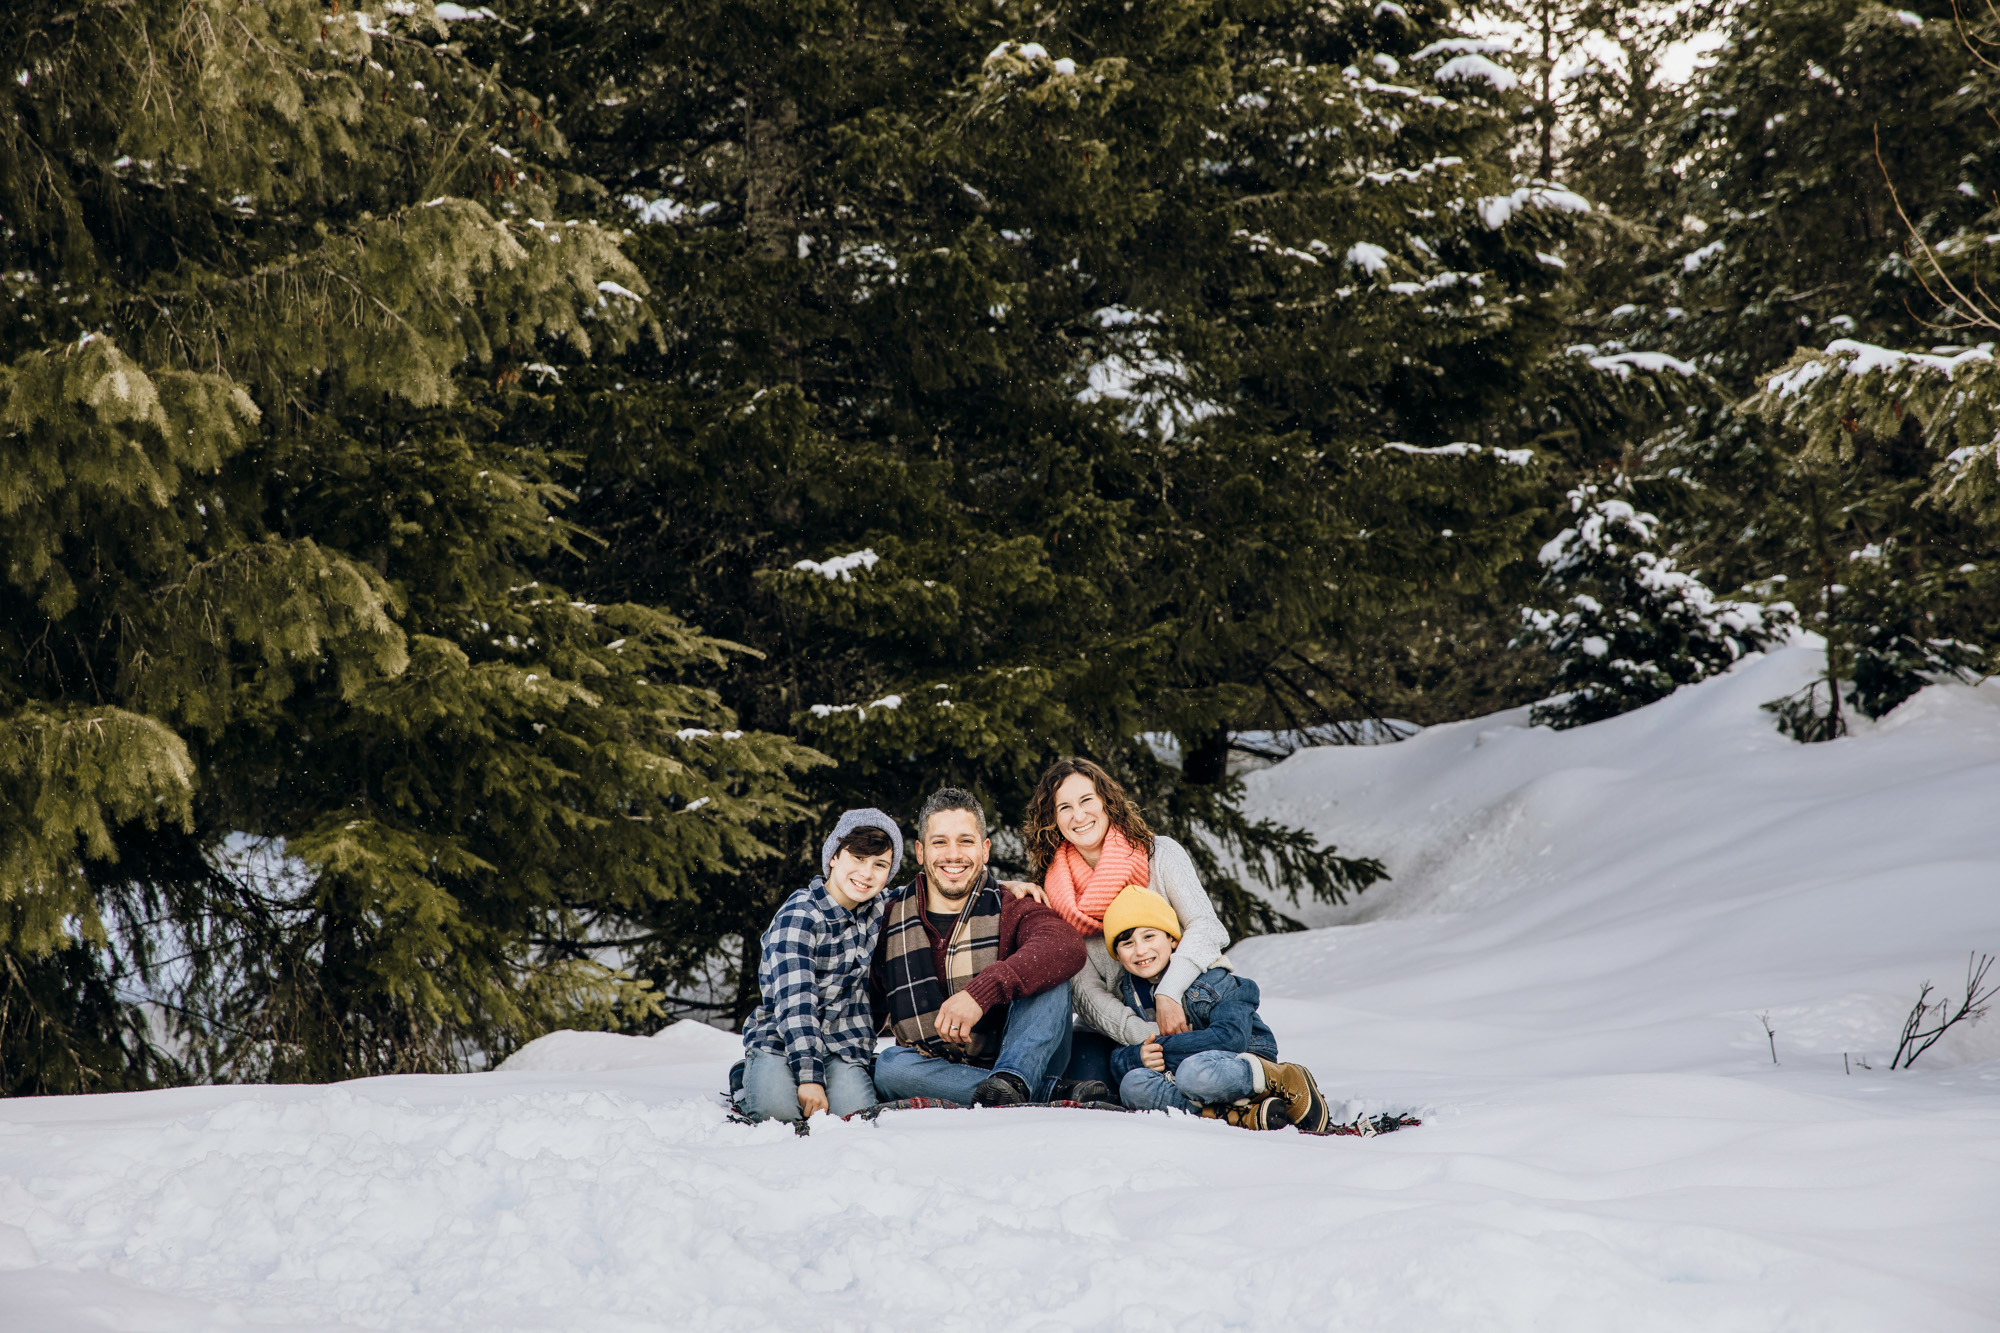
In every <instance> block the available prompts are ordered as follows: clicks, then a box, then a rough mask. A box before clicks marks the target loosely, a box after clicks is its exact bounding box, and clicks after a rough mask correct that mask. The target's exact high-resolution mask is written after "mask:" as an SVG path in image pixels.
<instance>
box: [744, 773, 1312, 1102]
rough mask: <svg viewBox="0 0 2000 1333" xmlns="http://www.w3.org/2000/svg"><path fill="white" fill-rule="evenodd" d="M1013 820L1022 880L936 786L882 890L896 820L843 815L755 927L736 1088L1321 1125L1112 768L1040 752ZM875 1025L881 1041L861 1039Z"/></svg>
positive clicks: (1212, 927)
mask: <svg viewBox="0 0 2000 1333" xmlns="http://www.w3.org/2000/svg"><path fill="white" fill-rule="evenodd" d="M1022 834H1023V837H1024V839H1025V841H1026V843H1027V848H1028V854H1029V859H1030V861H1031V863H1032V865H1033V868H1034V873H1035V874H1036V876H1037V877H1038V878H1039V880H1040V882H1039V883H1027V882H1022V881H1014V880H1001V879H999V878H997V877H996V876H995V875H994V874H993V872H992V871H991V870H989V869H988V867H987V859H988V855H989V853H990V852H991V850H992V843H991V841H990V840H989V838H988V836H987V828H986V815H985V812H984V811H983V810H982V808H981V807H980V805H979V802H978V801H977V800H976V799H975V798H974V797H973V796H972V794H971V793H970V792H966V791H961V790H959V789H957V788H952V787H947V788H944V789H943V790H940V791H938V792H936V793H934V794H933V795H932V796H931V797H930V799H929V800H927V801H925V802H924V805H923V808H922V809H921V810H920V811H919V812H918V815H917V843H916V860H917V864H918V867H919V869H918V872H917V875H916V878H915V879H914V880H913V881H911V882H910V883H908V884H904V885H901V886H899V887H897V888H893V889H892V888H890V887H889V885H890V883H891V882H892V881H893V880H894V879H895V878H896V876H897V872H898V871H899V870H900V869H901V867H902V863H903V834H902V831H901V829H899V828H898V827H897V824H896V821H895V820H894V819H892V818H890V817H889V816H888V815H886V814H883V813H882V812H881V811H880V810H873V809H869V810H850V811H848V812H847V813H846V814H844V815H842V816H841V817H840V820H839V822H838V823H837V824H835V826H834V829H833V832H832V833H830V834H828V835H827V838H826V842H825V844H824V846H823V847H822V848H821V851H820V870H821V874H820V876H819V877H818V878H816V879H814V880H813V881H812V883H811V884H808V885H807V886H806V887H805V888H803V889H800V890H798V891H797V892H796V893H794V894H792V896H791V897H790V898H787V899H786V900H785V904H784V906H783V907H781V908H779V909H778V913H777V915H776V916H775V917H774V918H772V921H771V926H770V929H768V930H767V931H765V932H764V937H763V953H762V958H761V961H760V963H759V966H758V973H757V979H758V982H759V984H760V985H761V987H762V990H763V1001H762V1003H761V1004H760V1005H759V1006H758V1007H757V1010H756V1012H755V1013H754V1014H753V1015H752V1016H751V1018H750V1021H749V1022H748V1023H747V1024H746V1025H745V1027H744V1031H743V1045H744V1060H743V1063H742V1065H741V1066H740V1067H739V1070H738V1073H739V1075H740V1080H741V1081H740V1085H739V1086H737V1087H736V1088H735V1090H734V1096H735V1100H736V1105H737V1107H738V1108H739V1109H740V1110H741V1111H742V1112H743V1113H744V1114H745V1115H748V1116H750V1117H751V1118H753V1119H760V1120H762V1119H776V1120H799V1119H802V1118H805V1117H808V1116H811V1115H813V1114H815V1113H816V1112H820V1111H829V1112H831V1113H832V1114H834V1115H852V1114H854V1113H855V1112H857V1111H865V1110H867V1109H868V1108H869V1107H871V1106H874V1105H875V1104H876V1103H877V1101H878V1100H884V1101H898V1100H903V1099H906V1098H916V1097H922V1098H931V1099H935V1100H939V1101H947V1102H956V1103H960V1104H964V1105H972V1106H1012V1105H1019V1104H1021V1103H1025V1102H1037V1101H1040V1102H1048V1101H1081V1102H1112V1101H1117V1102H1122V1103H1123V1104H1124V1105H1126V1106H1129V1107H1135V1108H1149V1109H1172V1110H1181V1111H1190V1112H1195V1113H1197V1114H1200V1115H1204V1116H1209V1117H1213V1118H1218V1119H1223V1120H1227V1121H1228V1122H1229V1123H1231V1124H1234V1125H1241V1126H1243V1127H1245V1128H1249V1129H1281V1128H1283V1127H1284V1126H1286V1125H1297V1126H1298V1127H1299V1128H1301V1129H1304V1130H1308V1131H1311V1132H1320V1131H1323V1130H1325V1129H1326V1128H1327V1127H1328V1120H1329V1114H1328V1110H1327V1106H1326V1102H1325V1100H1324V1099H1323V1098H1322V1097H1321V1096H1320V1093H1319V1089H1318V1087H1317V1086H1316V1085H1315V1084H1314V1082H1313V1077H1312V1074H1311V1073H1310V1072H1308V1071H1307V1070H1306V1069H1305V1067H1304V1066H1302V1065H1298V1064H1286V1063H1280V1062H1279V1060H1278V1043H1277V1038H1276V1037H1274V1036H1273V1035H1272V1032H1271V1029H1270V1027H1269V1026H1268V1025H1267V1024H1266V1023H1265V1022H1264V1020H1263V1018H1262V1017H1261V1016H1260V1015H1259V1014H1258V1012H1257V1003H1258V993H1257V983H1255V982H1254V981H1251V980H1250V979H1249V978H1247V977H1244V976H1239V975H1237V974H1236V972H1235V971H1234V969H1233V968H1232V967H1231V966H1230V964H1229V962H1228V960H1227V959H1225V958H1224V957H1223V956H1222V954H1223V950H1224V949H1225V948H1227V947H1228V945H1229V937H1228V934H1227V932H1225V931H1224V930H1223V928H1222V922H1221V921H1220V920H1218V919H1217V917H1216V915H1215V908H1214V906H1213V905H1212V904H1211V903H1210V902H1209V900H1208V894H1207V893H1206V892H1205V891H1204V890H1203V889H1202V887H1201V881H1200V880H1199V879H1198V878H1197V877H1196V875H1195V869H1194V863H1193V862H1192V861H1191V860H1190V859H1189V858H1188V854H1187V851H1186V849H1184V848H1183V847H1181V845H1180V844H1179V843H1177V842H1175V841H1174V840H1173V839H1172V838H1167V837H1161V836H1156V835H1155V834H1154V833H1153V832H1152V830H1150V829H1149V828H1147V827H1146V822H1145V820H1144V819H1143V818H1141V816H1140V814H1139V812H1138V810H1137V808H1136V807H1135V806H1134V805H1133V804H1132V802H1131V800H1130V798H1129V797H1127V795H1126V794H1125V791H1124V789H1123V788H1122V787H1120V786H1119V784H1118V783H1117V781H1116V780H1115V779H1113V778H1112V777H1111V776H1110V774H1108V773H1106V772H1105V771H1104V770H1103V769H1102V768H1100V767H1098V766H1097V765H1096V764H1093V763H1091V762H1090V761H1089V760H1085V759H1065V760H1062V761H1061V762H1059V763H1057V764H1055V765H1053V766H1052V767H1051V768H1050V769H1049V771H1048V772H1047V773H1045V774H1043V775H1042V780H1041V782H1040V783H1039V784H1038V785H1037V786H1036V789H1035V796H1034V800H1033V802H1032V803H1031V804H1030V806H1029V810H1028V818H1027V822H1026V826H1025V827H1024V828H1023V830H1022ZM882 1035H887V1036H890V1037H892V1038H893V1039H894V1044H893V1045H890V1046H888V1047H886V1048H884V1049H883V1050H882V1051H881V1052H880V1054H879V1055H878V1054H877V1052H876V1043H877V1038H878V1036H882ZM736 1081H737V1080H736V1079H734V1078H733V1079H732V1083H735V1082H736Z"/></svg>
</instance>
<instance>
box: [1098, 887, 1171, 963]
mask: <svg viewBox="0 0 2000 1333" xmlns="http://www.w3.org/2000/svg"><path fill="white" fill-rule="evenodd" d="M1140 926H1151V927H1152V928H1153V929H1155V930H1164V931H1166V932H1167V934H1169V935H1171V936H1173V937H1174V938H1175V939H1179V938H1180V937H1181V919H1180V918H1179V917H1177V916H1175V915H1174V905H1173V904H1172V903H1170V902H1168V901H1167V900H1166V899H1165V898H1162V897H1161V896H1160V895H1159V894H1157V893H1154V892H1153V891H1152V890H1151V889H1142V888H1140V887H1139V886H1138V885H1136V884H1128V885H1126V886H1125V887H1124V888H1123V889H1121V890H1120V891H1119V893H1118V896H1117V897H1116V898H1113V899H1112V900H1111V906H1109V907H1107V908H1105V909H1104V947H1105V948H1107V949H1108V948H1111V947H1112V946H1113V945H1115V944H1116V943H1117V942H1118V937H1119V936H1120V935H1123V934H1124V933H1125V932H1126V931H1128V930H1134V929H1137V928H1138V927H1140Z"/></svg>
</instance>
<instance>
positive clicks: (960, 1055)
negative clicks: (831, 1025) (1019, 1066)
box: [882, 870, 1006, 1064]
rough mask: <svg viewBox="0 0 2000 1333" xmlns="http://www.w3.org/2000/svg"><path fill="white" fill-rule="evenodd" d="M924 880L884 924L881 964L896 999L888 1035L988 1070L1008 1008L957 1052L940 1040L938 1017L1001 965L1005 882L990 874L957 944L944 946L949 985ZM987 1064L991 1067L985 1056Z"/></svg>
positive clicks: (990, 1017)
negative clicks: (940, 965) (937, 953)
mask: <svg viewBox="0 0 2000 1333" xmlns="http://www.w3.org/2000/svg"><path fill="white" fill-rule="evenodd" d="M927 901H928V900H927V896H926V893H925V884H924V877H923V875H922V874H921V873H920V874H918V876H917V882H916V884H915V885H914V886H913V887H912V888H911V890H910V892H909V893H907V894H904V895H903V896H902V897H900V898H897V899H896V900H894V901H893V902H891V903H890V904H889V906H888V910H887V912H886V913H885V914H884V915H883V918H882V963H883V970H884V972H885V973H886V976H885V978H884V982H885V987H886V989H887V990H888V992H889V1030H890V1031H891V1032H893V1033H895V1036H896V1043H897V1044H898V1045H900V1046H909V1047H913V1048H914V1049H916V1050H919V1051H922V1052H923V1053H924V1054H925V1055H932V1056H937V1057H940V1058H942V1059H946V1060H952V1061H955V1062H958V1063H961V1064H981V1063H985V1062H986V1061H990V1060H991V1059H992V1058H993V1055H992V1051H993V1050H994V1049H997V1047H998V1044H999V1043H998V1041H997V1039H996V1034H997V1032H998V1030H999V1028H1000V1022H997V1021H995V1015H1001V1016H1003V1017H1002V1020H1001V1021H1004V1015H1005V1013H1006V1006H1004V1005H997V1004H996V1005H994V1006H993V1008H992V1009H990V1010H988V1011H987V1013H986V1014H985V1015H984V1016H982V1017H981V1018H980V1020H979V1022H978V1024H977V1025H976V1026H975V1027H974V1028H973V1030H972V1044H971V1046H969V1047H961V1046H952V1045H949V1044H947V1043H945V1042H944V1041H941V1040H939V1038H938V1034H937V1012H938V1009H939V1008H940V1007H941V1006H942V1005H943V1004H944V1002H945V1000H946V998H947V997H949V996H953V995H956V994H958V993H959V992H960V991H962V990H964V989H965V987H966V985H967V983H969V982H970V981H971V980H972V979H973V978H974V977H976V976H978V975H979V973H980V972H981V970H983V969H984V968H986V967H987V966H989V965H990V964H992V963H995V962H997V961H999V958H1000V881H999V880H997V879H995V878H994V877H993V872H992V871H990V870H989V871H987V872H986V882H985V883H983V884H981V885H980V886H979V888H978V889H977V890H976V891H975V892H974V893H973V894H972V895H971V896H970V897H968V898H967V899H966V900H965V906H964V907H962V908H960V909H959V913H958V920H957V922H956V923H955V924H954V925H953V926H952V929H951V938H950V939H949V940H947V941H945V949H944V967H945V976H944V979H943V980H942V981H940V980H939V978H938V974H937V962H936V959H935V958H933V956H932V954H931V937H930V934H929V932H928V931H926V930H925V929H924V907H925V905H926V902H927ZM982 1056H983V1057H984V1060H982V1059H981V1057H982Z"/></svg>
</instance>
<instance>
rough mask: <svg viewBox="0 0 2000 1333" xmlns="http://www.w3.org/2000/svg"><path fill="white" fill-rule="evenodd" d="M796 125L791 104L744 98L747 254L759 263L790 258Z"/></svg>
mask: <svg viewBox="0 0 2000 1333" xmlns="http://www.w3.org/2000/svg"><path fill="white" fill-rule="evenodd" d="M798 125H799V109H798V106H797V104H796V103H794V102H792V101H791V99H789V98H783V97H773V96H771V95H770V94H767V93H763V92H756V91H753V92H752V93H750V95H749V96H748V97H746V98H744V101H743V145H744V151H745V155H746V157H747V159H748V170H747V171H746V172H745V180H744V191H743V218H744V227H745V230H747V231H748V232H749V235H750V252H751V253H752V254H754V255H756V256H757V257H758V258H760V259H771V260H778V259H790V258H792V257H793V251H794V247H795V246H796V245H797V244H798V240H797V237H798V230H799V223H798V176H799V150H798V145H797V143H796V142H795V141H794V139H793V133H794V131H796V130H797V129H798Z"/></svg>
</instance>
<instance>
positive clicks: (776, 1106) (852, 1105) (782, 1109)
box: [736, 1049, 875, 1120]
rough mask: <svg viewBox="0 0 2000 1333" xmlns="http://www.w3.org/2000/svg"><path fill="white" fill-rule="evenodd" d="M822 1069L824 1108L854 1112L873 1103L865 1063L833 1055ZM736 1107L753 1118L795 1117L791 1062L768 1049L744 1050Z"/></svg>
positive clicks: (795, 1088) (795, 1091)
mask: <svg viewBox="0 0 2000 1333" xmlns="http://www.w3.org/2000/svg"><path fill="white" fill-rule="evenodd" d="M825 1069H826V1074H825V1078H826V1085H825V1086H826V1109H827V1110H829V1111H831V1112H832V1113H833V1114H835V1115H853V1114H854V1113H855V1112H856V1111H865V1110H867V1109H868V1108H869V1107H871V1106H873V1105H874V1104H875V1080H873V1079H872V1078H870V1077H868V1066H867V1065H864V1064H860V1063H857V1062H856V1061H853V1060H848V1059H845V1058H843V1057H841V1056H837V1055H836V1056H833V1057H832V1058H830V1059H829V1060H827V1061H826V1063H825ZM736 1109H737V1110H739V1111H741V1112H743V1114H744V1115H747V1116H749V1117H750V1118H751V1119H752V1120H797V1119H798V1118H799V1082H798V1079H796V1078H794V1077H793V1076H792V1065H791V1062H790V1061H789V1060H787V1059H785V1057H784V1056H782V1055H773V1054H772V1053H771V1052H769V1051H760V1050H756V1049H752V1050H749V1051H746V1052H745V1053H744V1056H743V1091H742V1092H740V1093H738V1094H737V1097H736Z"/></svg>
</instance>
